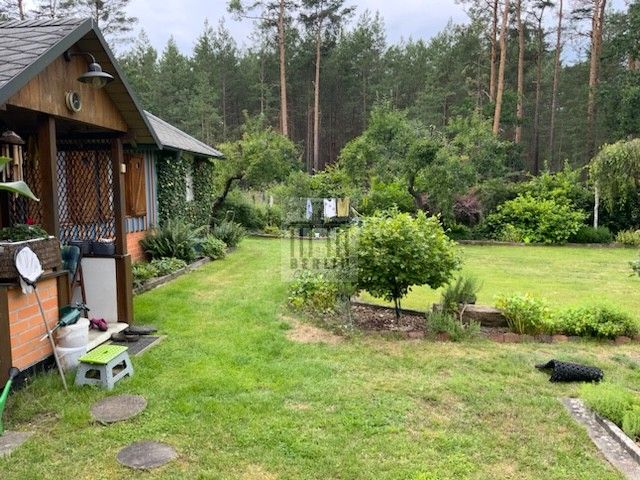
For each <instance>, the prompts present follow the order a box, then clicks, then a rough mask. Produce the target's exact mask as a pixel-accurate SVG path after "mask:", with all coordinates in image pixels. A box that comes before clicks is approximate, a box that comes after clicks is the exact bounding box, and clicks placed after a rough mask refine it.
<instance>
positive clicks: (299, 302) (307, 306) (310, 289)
mask: <svg viewBox="0 0 640 480" xmlns="http://www.w3.org/2000/svg"><path fill="white" fill-rule="evenodd" d="M339 293H340V289H339V287H338V285H337V283H336V282H335V281H332V280H330V279H329V278H327V276H326V275H324V274H321V273H316V272H309V271H304V272H302V273H301V274H300V275H298V276H297V277H296V278H295V279H294V281H293V282H292V283H291V285H290V286H289V298H288V302H289V305H290V306H291V307H292V308H293V309H294V310H300V311H308V312H312V313H316V314H321V313H330V312H333V311H335V309H336V306H337V303H338V297H339Z"/></svg>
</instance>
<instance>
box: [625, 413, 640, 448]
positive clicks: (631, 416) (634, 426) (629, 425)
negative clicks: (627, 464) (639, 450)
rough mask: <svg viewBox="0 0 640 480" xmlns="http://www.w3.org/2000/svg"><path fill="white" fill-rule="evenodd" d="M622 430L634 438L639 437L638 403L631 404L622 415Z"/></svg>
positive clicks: (639, 414)
mask: <svg viewBox="0 0 640 480" xmlns="http://www.w3.org/2000/svg"><path fill="white" fill-rule="evenodd" d="M621 426H622V430H623V431H624V433H626V434H627V435H629V437H631V438H632V439H634V440H638V439H640V405H633V406H632V407H631V409H629V410H627V411H626V412H625V413H624V416H623V417H622V425H621Z"/></svg>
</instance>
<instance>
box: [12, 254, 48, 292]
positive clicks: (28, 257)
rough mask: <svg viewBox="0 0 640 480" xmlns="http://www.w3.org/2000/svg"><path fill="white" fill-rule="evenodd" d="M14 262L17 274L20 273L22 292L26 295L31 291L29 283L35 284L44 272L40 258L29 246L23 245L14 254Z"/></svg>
mask: <svg viewBox="0 0 640 480" xmlns="http://www.w3.org/2000/svg"><path fill="white" fill-rule="evenodd" d="M14 262H15V264H16V270H18V275H20V286H21V287H22V293H24V294H25V295H26V294H27V293H31V292H33V287H32V286H31V285H29V283H31V284H35V283H36V282H37V281H38V279H39V278H40V277H41V276H42V274H43V273H44V270H42V264H41V263H40V259H39V258H38V256H37V255H36V254H35V252H34V251H33V250H31V249H30V248H29V247H24V248H22V249H21V250H20V251H19V252H18V253H17V254H16V258H15V259H14ZM27 281H28V282H29V283H27Z"/></svg>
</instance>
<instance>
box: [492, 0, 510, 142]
mask: <svg viewBox="0 0 640 480" xmlns="http://www.w3.org/2000/svg"><path fill="white" fill-rule="evenodd" d="M508 27H509V0H505V2H504V13H503V14H502V27H501V29H500V67H499V69H498V87H497V92H496V109H495V112H494V115H493V134H494V135H498V133H500V115H501V114H502V96H503V94H504V69H505V66H506V63H507V28H508Z"/></svg>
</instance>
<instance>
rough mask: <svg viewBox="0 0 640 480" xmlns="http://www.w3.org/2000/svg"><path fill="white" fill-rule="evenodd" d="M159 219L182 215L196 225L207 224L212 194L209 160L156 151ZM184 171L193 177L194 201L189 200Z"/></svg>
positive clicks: (212, 169) (161, 221)
mask: <svg viewBox="0 0 640 480" xmlns="http://www.w3.org/2000/svg"><path fill="white" fill-rule="evenodd" d="M156 165H157V175H158V187H157V191H158V220H159V222H160V224H163V223H164V222H166V221H167V220H169V219H171V218H176V217H179V218H182V219H184V220H186V221H187V222H189V223H191V224H192V225H195V226H200V225H207V224H208V222H209V212H210V210H211V202H212V201H213V196H214V185H213V181H214V167H213V163H212V162H211V161H209V160H206V159H202V158H194V157H193V156H192V155H188V154H184V153H183V154H181V155H180V156H177V154H175V153H164V152H161V153H159V154H158V160H157V164H156ZM187 172H191V174H192V177H193V201H191V202H188V201H187V197H186V191H187V180H186V179H187Z"/></svg>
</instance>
